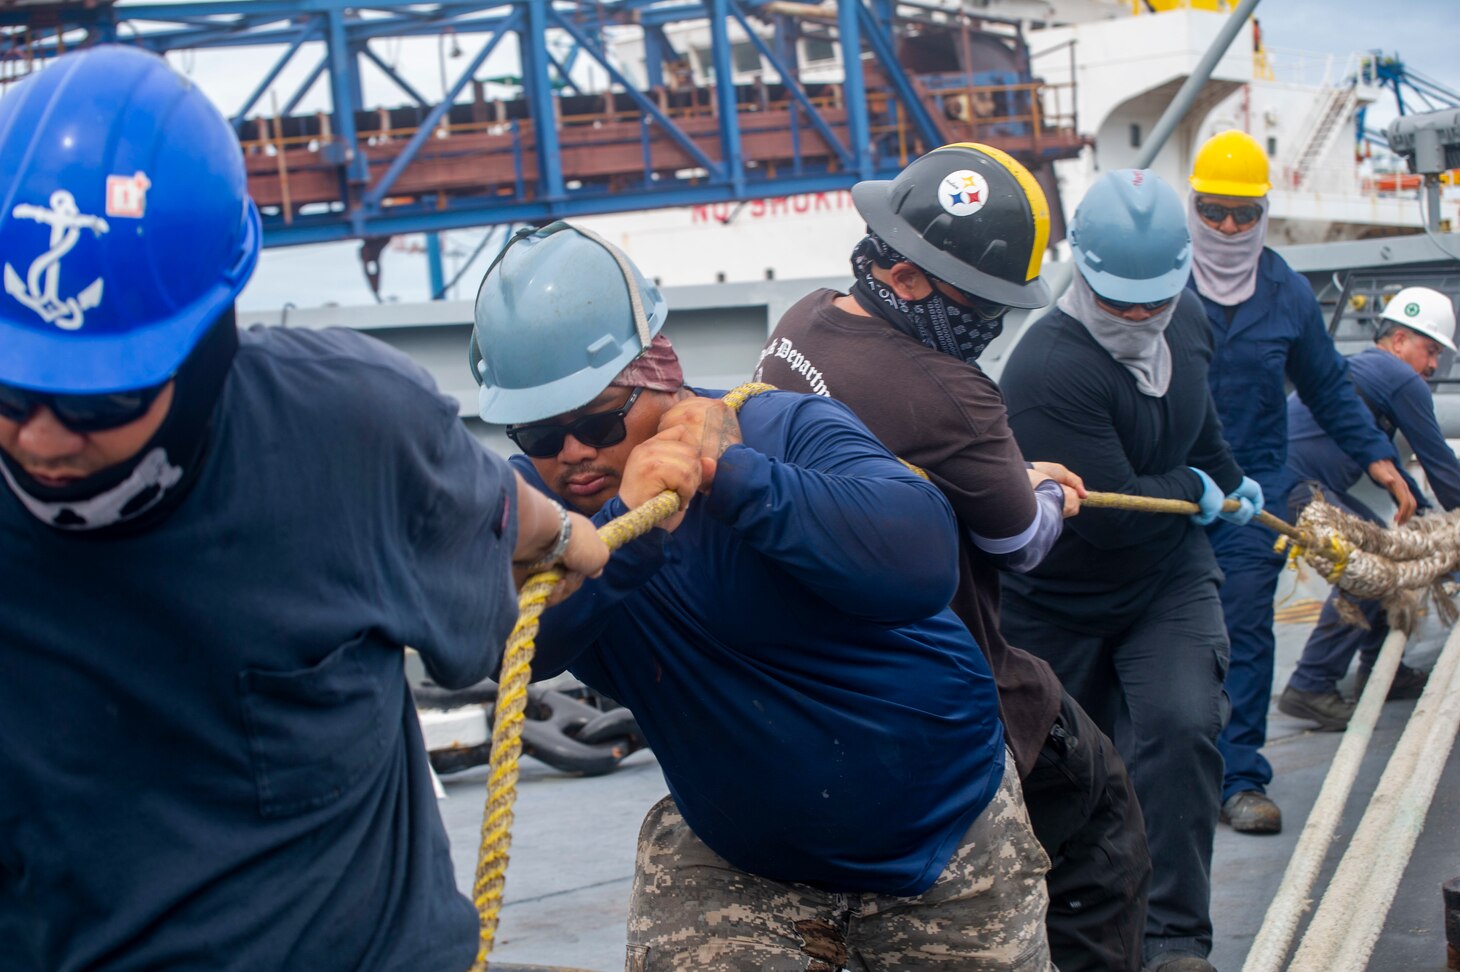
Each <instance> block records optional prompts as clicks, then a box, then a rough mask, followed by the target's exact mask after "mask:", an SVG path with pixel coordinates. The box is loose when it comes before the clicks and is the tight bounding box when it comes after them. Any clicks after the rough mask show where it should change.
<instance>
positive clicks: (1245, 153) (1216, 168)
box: [1189, 128, 1272, 197]
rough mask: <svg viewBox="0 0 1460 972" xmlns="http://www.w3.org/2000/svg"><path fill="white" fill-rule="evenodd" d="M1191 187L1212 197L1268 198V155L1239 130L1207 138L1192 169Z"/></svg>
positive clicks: (1253, 140)
mask: <svg viewBox="0 0 1460 972" xmlns="http://www.w3.org/2000/svg"><path fill="white" fill-rule="evenodd" d="M1189 181H1190V182H1191V188H1193V189H1195V190H1196V191H1197V192H1201V193H1206V194H1207V195H1210V196H1250V197H1256V196H1265V195H1267V191H1268V190H1269V189H1271V188H1272V183H1271V182H1269V181H1268V178H1267V153H1266V152H1264V151H1263V150H1262V146H1261V145H1258V144H1257V139H1255V138H1253V137H1252V136H1251V135H1248V134H1247V133H1246V132H1239V131H1237V130H1236V129H1235V128H1232V129H1228V130H1227V131H1225V132H1218V133H1217V134H1215V135H1213V136H1212V137H1211V138H1209V139H1207V141H1206V144H1205V145H1203V146H1202V147H1201V150H1200V151H1199V152H1197V153H1196V164H1195V165H1193V166H1192V167H1191V179H1190V180H1189Z"/></svg>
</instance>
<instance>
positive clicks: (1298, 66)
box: [1264, 47, 1377, 88]
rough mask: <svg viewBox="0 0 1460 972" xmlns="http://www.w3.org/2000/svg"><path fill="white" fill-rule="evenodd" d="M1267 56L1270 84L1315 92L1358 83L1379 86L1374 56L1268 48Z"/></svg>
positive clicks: (1266, 50) (1352, 52)
mask: <svg viewBox="0 0 1460 972" xmlns="http://www.w3.org/2000/svg"><path fill="white" fill-rule="evenodd" d="M1264 53H1265V54H1266V62H1267V67H1268V73H1269V75H1270V77H1269V78H1268V80H1273V81H1278V82H1282V83H1286V84H1300V85H1305V86H1307V87H1314V88H1327V87H1333V86H1335V85H1340V84H1347V83H1348V82H1349V81H1350V80H1355V79H1356V80H1357V81H1358V82H1359V83H1360V84H1363V85H1372V84H1375V83H1377V82H1376V75H1375V70H1376V68H1375V63H1374V55H1373V54H1370V53H1361V52H1357V51H1351V52H1349V53H1348V54H1333V53H1325V52H1323V51H1306V50H1300V49H1297V48H1291V47H1268V48H1265V49H1264Z"/></svg>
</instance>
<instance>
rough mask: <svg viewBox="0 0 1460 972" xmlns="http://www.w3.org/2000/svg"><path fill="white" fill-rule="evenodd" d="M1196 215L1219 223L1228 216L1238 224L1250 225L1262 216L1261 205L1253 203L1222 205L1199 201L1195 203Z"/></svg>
mask: <svg viewBox="0 0 1460 972" xmlns="http://www.w3.org/2000/svg"><path fill="white" fill-rule="evenodd" d="M1196 212H1197V215H1198V216H1200V217H1201V218H1202V219H1205V220H1210V221H1211V222H1213V223H1220V222H1221V221H1222V220H1224V219H1226V218H1227V217H1228V216H1231V217H1232V222H1234V223H1236V224H1237V225H1238V226H1251V225H1252V224H1253V223H1255V222H1257V221H1258V219H1260V218H1261V217H1262V207H1261V206H1258V205H1256V204H1254V203H1249V204H1247V205H1245V206H1223V205H1222V204H1221V203H1213V202H1199V203H1197V204H1196Z"/></svg>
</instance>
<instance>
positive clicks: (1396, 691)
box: [1278, 663, 1430, 708]
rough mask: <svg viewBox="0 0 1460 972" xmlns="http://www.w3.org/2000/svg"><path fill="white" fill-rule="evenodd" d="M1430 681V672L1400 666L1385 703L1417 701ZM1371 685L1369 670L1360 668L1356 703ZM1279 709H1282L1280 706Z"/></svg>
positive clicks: (1356, 682)
mask: <svg viewBox="0 0 1460 972" xmlns="http://www.w3.org/2000/svg"><path fill="white" fill-rule="evenodd" d="M1429 680H1430V673H1429V672H1422V671H1420V670H1419V669H1418V668H1410V667H1409V666H1408V665H1405V664H1402V663H1401V664H1400V666H1399V669H1398V671H1396V672H1395V673H1394V681H1393V682H1391V683H1390V684H1389V695H1388V696H1386V698H1385V701H1387V702H1397V701H1399V700H1400V699H1417V698H1419V697H1420V694H1421V693H1422V692H1424V690H1425V683H1426V682H1428V681H1429ZM1368 684H1369V670H1368V669H1367V668H1360V669H1359V671H1358V674H1357V675H1355V676H1354V702H1355V703H1357V702H1358V700H1359V698H1360V697H1361V696H1362V695H1363V694H1364V686H1365V685H1368ZM1278 708H1282V706H1281V704H1279V706H1278Z"/></svg>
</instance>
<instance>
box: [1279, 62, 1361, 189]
mask: <svg viewBox="0 0 1460 972" xmlns="http://www.w3.org/2000/svg"><path fill="white" fill-rule="evenodd" d="M1358 101H1359V94H1358V89H1357V88H1356V87H1355V86H1354V85H1353V84H1342V85H1336V86H1330V87H1328V88H1325V89H1324V91H1323V94H1322V95H1321V96H1320V97H1319V99H1318V101H1317V103H1316V104H1315V105H1314V106H1313V111H1312V112H1311V113H1310V114H1309V116H1308V119H1307V121H1306V122H1305V123H1304V125H1303V134H1302V135H1301V136H1300V137H1299V138H1298V142H1297V145H1298V149H1297V151H1296V153H1295V154H1294V155H1293V157H1292V158H1293V161H1292V162H1291V163H1290V164H1289V165H1288V167H1287V175H1288V180H1289V188H1292V189H1301V188H1305V187H1306V186H1307V184H1308V182H1309V181H1310V178H1311V177H1312V175H1313V173H1314V170H1315V169H1316V168H1317V166H1318V164H1319V162H1320V161H1321V160H1322V159H1323V158H1324V157H1325V156H1327V155H1328V153H1329V151H1330V150H1331V149H1332V148H1333V145H1334V143H1335V142H1336V141H1337V140H1338V133H1339V132H1340V131H1342V130H1343V125H1344V122H1345V121H1347V120H1348V118H1349V116H1351V115H1352V114H1353V112H1354V109H1355V108H1356V107H1357V106H1358Z"/></svg>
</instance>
